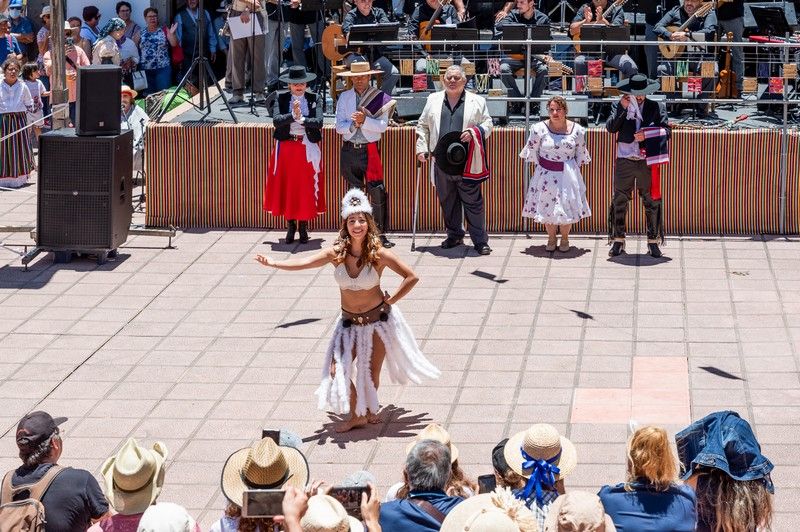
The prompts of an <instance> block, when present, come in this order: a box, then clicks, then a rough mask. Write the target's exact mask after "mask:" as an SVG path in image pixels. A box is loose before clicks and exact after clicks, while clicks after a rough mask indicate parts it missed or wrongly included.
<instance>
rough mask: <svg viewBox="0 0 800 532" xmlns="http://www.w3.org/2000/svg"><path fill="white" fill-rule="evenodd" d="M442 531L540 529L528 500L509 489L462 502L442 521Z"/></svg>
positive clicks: (534, 531)
mask: <svg viewBox="0 0 800 532" xmlns="http://www.w3.org/2000/svg"><path fill="white" fill-rule="evenodd" d="M441 530H442V532H462V531H464V530H470V531H475V532H539V523H538V522H537V521H536V516H534V515H533V512H531V511H530V510H529V509H528V508H527V507H526V506H525V502H524V501H521V500H519V499H515V498H514V494H513V493H512V492H511V490H509V489H508V488H498V489H497V490H495V491H493V492H492V493H484V494H481V495H473V496H472V497H470V498H468V499H465V500H464V501H463V502H460V503H458V505H456V506H455V507H454V508H453V509H452V510H450V512H448V514H447V517H446V518H445V520H444V522H443V523H442V529H441Z"/></svg>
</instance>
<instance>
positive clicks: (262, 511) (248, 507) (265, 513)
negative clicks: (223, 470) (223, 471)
mask: <svg viewBox="0 0 800 532" xmlns="http://www.w3.org/2000/svg"><path fill="white" fill-rule="evenodd" d="M284 495H285V492H284V491H283V490H247V491H245V492H244V504H243V505H242V517H263V518H271V517H275V516H276V515H282V514H283V496H284Z"/></svg>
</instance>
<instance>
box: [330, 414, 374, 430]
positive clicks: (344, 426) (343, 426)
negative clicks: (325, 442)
mask: <svg viewBox="0 0 800 532" xmlns="http://www.w3.org/2000/svg"><path fill="white" fill-rule="evenodd" d="M367 423H368V421H367V416H353V417H351V418H350V419H348V420H347V421H342V422H340V423H338V424H337V425H336V428H335V429H334V430H335V431H336V432H347V431H348V430H353V429H356V428H358V427H363V426H364V425H366V424H367Z"/></svg>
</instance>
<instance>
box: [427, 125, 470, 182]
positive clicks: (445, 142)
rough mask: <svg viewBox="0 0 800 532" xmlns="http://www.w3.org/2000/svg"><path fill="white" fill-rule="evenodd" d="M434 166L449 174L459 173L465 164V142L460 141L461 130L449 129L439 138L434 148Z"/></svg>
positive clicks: (462, 171) (461, 172) (462, 170)
mask: <svg viewBox="0 0 800 532" xmlns="http://www.w3.org/2000/svg"><path fill="white" fill-rule="evenodd" d="M433 155H434V157H436V166H437V167H438V168H439V170H441V171H442V172H444V173H446V174H450V175H461V174H463V173H464V166H466V164H467V143H466V142H462V141H461V131H451V132H450V133H446V134H445V135H443V136H442V137H440V138H439V142H438V143H437V144H436V149H434V150H433Z"/></svg>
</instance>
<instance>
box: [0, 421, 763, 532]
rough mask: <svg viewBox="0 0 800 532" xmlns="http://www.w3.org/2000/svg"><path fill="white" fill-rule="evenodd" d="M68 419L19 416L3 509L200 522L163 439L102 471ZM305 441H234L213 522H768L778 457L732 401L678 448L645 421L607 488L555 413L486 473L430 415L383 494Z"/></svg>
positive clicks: (268, 526)
mask: <svg viewBox="0 0 800 532" xmlns="http://www.w3.org/2000/svg"><path fill="white" fill-rule="evenodd" d="M64 421H66V418H53V417H51V416H50V415H49V414H47V413H45V412H41V411H38V412H32V413H30V414H28V415H26V416H25V417H24V418H23V419H22V420H21V421H20V422H19V425H18V427H17V432H16V441H17V446H18V448H19V457H20V459H21V460H22V465H20V466H19V467H18V468H16V469H15V470H12V471H9V472H8V473H7V474H6V475H5V476H4V478H3V493H4V494H7V493H13V494H14V495H13V501H16V503H15V504H13V503H12V500H8V498H7V496H6V495H3V497H4V498H3V500H2V501H1V502H0V521H3V520H4V519H11V518H12V517H13V516H14V515H18V514H14V513H12V512H14V511H19V508H20V507H24V506H25V505H26V504H33V503H32V502H31V499H30V498H31V497H34V496H35V495H36V494H37V493H40V492H41V489H44V494H43V495H41V496H40V497H39V498H38V500H39V501H40V503H41V505H43V507H44V514H45V515H44V517H45V519H46V522H47V524H46V526H45V528H44V530H46V532H83V531H85V530H87V529H88V530H89V532H126V531H133V532H137V531H138V532H150V531H153V532H155V531H186V532H199V531H200V527H199V525H198V524H197V523H196V522H195V520H194V519H193V518H192V517H191V516H190V515H189V514H188V513H187V511H186V510H185V509H183V508H182V507H180V506H178V505H175V504H171V503H168V502H162V501H159V500H158V499H159V495H160V494H161V491H162V488H163V486H164V485H165V483H166V482H169V478H168V477H169V475H168V472H167V471H166V467H165V464H166V461H167V458H168V456H169V453H168V450H167V447H166V445H165V444H164V443H162V442H155V443H154V444H152V446H150V447H146V446H143V445H141V444H139V443H138V442H137V441H136V440H134V439H132V438H131V439H128V440H127V441H126V442H124V444H123V445H122V447H121V448H120V449H119V451H118V452H117V453H116V455H115V456H112V457H110V458H108V459H107V460H106V461H105V462H104V463H103V465H102V466H101V469H100V474H101V477H102V483H98V481H97V480H96V479H95V478H94V476H92V474H91V473H89V472H88V471H84V470H81V469H74V468H68V467H65V468H62V467H61V466H59V465H58V461H59V458H60V457H61V454H62V449H63V443H62V439H61V433H60V430H59V425H61V424H62V423H63V422H64ZM276 434H278V433H277V432H276ZM300 443H301V440H300V438H299V437H297V436H296V435H293V434H292V433H290V432H288V431H280V433H279V435H276V436H274V437H265V438H263V439H261V440H259V441H257V442H255V443H254V444H253V445H252V446H250V447H245V448H243V449H239V450H236V451H235V452H233V453H232V454H231V455H230V456H229V457H228V459H227V460H226V462H225V465H224V467H223V469H222V472H221V475H220V486H221V488H222V493H223V494H224V495H225V497H226V499H227V501H228V503H227V506H226V507H225V508H221V509H220V517H219V520H218V521H216V522H215V523H214V524H213V525H212V527H211V529H210V530H211V532H233V531H247V532H254V531H259V532H267V531H271V530H285V531H288V532H312V531H313V532H321V531H337V532H338V531H342V532H346V531H358V532H362V531H364V530H367V531H370V532H375V531H379V530H387V531H392V532H405V531H408V532H412V531H413V532H426V531H438V530H442V531H445V532H454V531H464V530H469V531H471V532H506V531H508V532H515V531H520V532H540V531H548V532H568V531H583V532H593V531H594V532H613V531H615V530H621V531H637V532H648V531H650V532H659V531H663V532H680V531H683V530H686V531H693V530H698V531H700V532H739V531H746V532H756V531H763V530H769V529H770V527H771V521H772V494H773V491H774V490H773V485H772V482H771V479H770V472H771V470H772V468H773V465H772V463H771V462H770V461H769V460H768V459H767V458H766V457H765V456H763V455H762V454H761V447H760V445H759V443H758V441H757V440H756V438H755V435H754V434H753V431H752V428H751V427H750V425H749V424H748V423H747V421H745V420H743V419H742V418H740V417H739V415H738V414H736V413H735V412H730V411H724V412H715V413H713V414H709V415H708V416H706V417H704V418H702V419H700V420H698V421H696V422H695V423H693V424H692V425H690V426H689V427H687V428H686V429H684V430H682V431H681V432H679V433H678V434H677V435H676V436H675V444H676V447H677V456H676V454H675V452H674V450H673V446H672V443H671V441H670V440H669V437H668V435H667V432H666V431H665V430H664V429H663V428H660V427H655V426H645V427H642V428H639V429H637V430H636V431H635V432H634V433H633V434H632V435H631V437H630V438H629V440H628V445H627V457H626V458H627V475H626V478H625V479H624V480H623V481H622V482H620V483H619V484H616V485H607V486H603V487H601V488H600V490H599V492H598V493H597V494H594V493H589V492H586V491H580V490H573V489H570V488H568V487H567V486H566V485H565V479H567V478H568V477H569V476H570V475H571V474H572V473H574V472H575V471H576V470H578V469H579V468H580V461H579V456H578V454H579V453H578V450H577V449H576V447H575V445H573V444H572V442H570V440H569V439H568V438H566V437H564V436H563V435H561V434H559V433H558V431H557V430H556V429H555V427H553V426H551V425H547V424H535V425H532V426H531V427H529V428H528V429H526V430H524V431H521V432H519V433H517V434H514V435H512V436H511V437H510V438H508V439H505V440H503V441H501V442H499V443H498V444H497V446H495V448H494V449H492V451H491V454H490V455H489V453H488V452H487V469H488V462H489V461H491V464H492V468H493V475H485V476H482V477H481V483H480V487H479V484H478V483H476V482H475V481H474V480H472V479H471V478H470V477H469V476H468V475H467V474H466V473H465V472H464V471H462V470H461V468H460V466H459V465H458V448H457V447H456V446H455V445H454V444H453V443H452V442H451V441H450V436H449V434H448V433H447V431H446V430H445V429H444V428H443V427H441V426H440V425H436V424H432V425H429V426H428V427H426V428H425V429H424V430H423V431H422V432H421V433H420V434H419V435H418V437H417V438H416V439H415V440H414V441H413V442H411V443H410V444H409V446H408V448H407V454H406V457H405V459H404V461H403V462H404V463H403V465H402V467H401V468H399V471H398V480H399V482H398V483H397V484H396V485H394V486H392V488H390V489H389V491H388V492H387V493H386V495H385V496H384V497H383V500H381V497H380V496H379V494H378V492H377V490H376V488H375V485H376V484H377V482H376V480H375V478H374V477H373V476H372V475H371V474H370V473H369V472H367V471H359V472H356V473H354V474H353V475H350V476H349V477H347V478H346V479H344V480H343V481H342V482H340V483H339V484H338V486H335V487H333V486H330V485H327V484H326V483H324V482H322V481H319V480H314V479H313V478H312V476H311V474H310V470H309V465H308V462H307V461H306V458H305V456H304V455H303V453H302V452H301V451H300V449H299V448H298V447H299V445H300ZM621 480H622V479H621ZM37 483H42V485H43V486H45V487H44V488H42V486H40V484H37ZM48 483H49V484H48ZM101 484H102V485H101ZM263 489H275V490H280V491H279V492H278V493H275V494H270V495H276V496H277V498H276V499H275V500H274V501H273V502H272V503H270V502H269V501H266V502H265V501H263V500H261V499H260V498H259V497H257V495H260V494H259V493H256V494H255V495H253V492H252V490H263ZM37 490H39V491H37ZM354 494H355V495H354ZM9 503H12V504H9ZM258 508H261V509H260V510H259V509H258ZM269 508H272V510H269Z"/></svg>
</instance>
